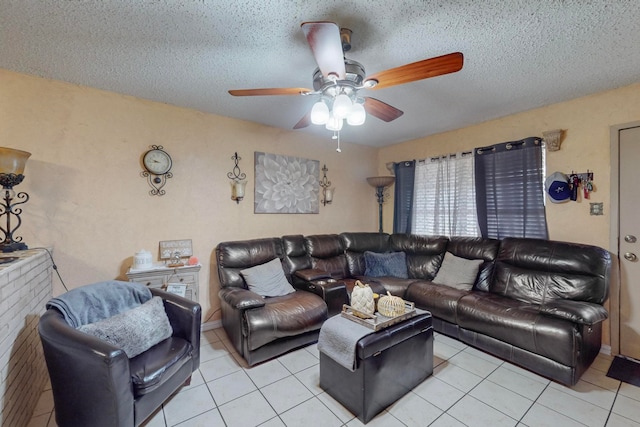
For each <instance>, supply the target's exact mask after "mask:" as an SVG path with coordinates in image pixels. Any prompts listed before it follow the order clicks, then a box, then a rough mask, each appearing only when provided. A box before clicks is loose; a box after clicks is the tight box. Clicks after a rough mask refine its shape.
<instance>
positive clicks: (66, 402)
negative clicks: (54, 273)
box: [38, 309, 134, 427]
mask: <svg viewBox="0 0 640 427" xmlns="http://www.w3.org/2000/svg"><path fill="white" fill-rule="evenodd" d="M38 332H39V335H40V339H41V342H42V348H43V351H44V356H45V360H46V363H47V368H48V372H49V378H50V379H51V389H52V392H53V399H54V404H55V407H56V417H57V420H58V422H59V423H60V425H92V426H100V427H106V426H121V425H133V423H134V419H133V410H132V408H133V393H132V392H131V373H130V370H129V359H128V358H127V355H126V354H125V352H124V351H123V350H122V349H119V348H117V347H115V346H113V345H111V344H109V343H107V342H105V341H102V340H100V339H98V338H96V337H94V336H92V335H89V334H85V333H84V332H80V331H78V330H76V329H75V328H73V327H71V326H69V324H67V323H66V322H65V321H64V318H63V316H62V314H61V313H60V312H59V311H58V310H56V309H49V310H47V311H46V312H45V313H44V314H43V315H42V317H41V318H40V322H39V325H38ZM78 379H81V381H78ZM96 402H100V405H96Z"/></svg>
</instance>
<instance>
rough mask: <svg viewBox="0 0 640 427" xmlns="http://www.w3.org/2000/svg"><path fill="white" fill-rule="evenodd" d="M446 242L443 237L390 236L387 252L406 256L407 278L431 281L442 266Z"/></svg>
mask: <svg viewBox="0 0 640 427" xmlns="http://www.w3.org/2000/svg"><path fill="white" fill-rule="evenodd" d="M448 241H449V239H448V238H446V237H444V236H420V235H415V234H392V235H391V237H390V238H389V251H392V252H398V251H402V252H404V253H405V254H406V255H407V271H408V273H409V277H411V278H414V279H422V280H433V278H434V277H435V275H436V272H437V271H438V268H439V267H440V264H442V258H443V257H444V252H445V250H446V248H447V243H448Z"/></svg>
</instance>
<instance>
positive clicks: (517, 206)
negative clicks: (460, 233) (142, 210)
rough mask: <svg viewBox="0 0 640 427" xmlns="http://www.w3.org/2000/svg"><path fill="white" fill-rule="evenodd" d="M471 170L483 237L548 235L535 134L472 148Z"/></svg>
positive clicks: (539, 142) (542, 171) (537, 236)
mask: <svg viewBox="0 0 640 427" xmlns="http://www.w3.org/2000/svg"><path fill="white" fill-rule="evenodd" d="M475 171H476V187H477V205H478V220H479V224H480V229H481V232H482V236H483V237H489V238H495V239H502V238H504V237H532V238H543V239H546V238H548V233H547V223H546V216H545V208H544V192H543V185H542V182H543V179H544V169H543V162H542V146H541V141H540V139H539V138H527V139H525V140H522V141H515V142H509V143H504V144H498V145H495V146H492V147H488V148H481V149H476V154H475Z"/></svg>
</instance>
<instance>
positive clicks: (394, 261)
mask: <svg viewBox="0 0 640 427" xmlns="http://www.w3.org/2000/svg"><path fill="white" fill-rule="evenodd" d="M364 264H365V269H364V275H365V276H370V277H384V276H393V277H398V278H401V279H407V278H409V273H408V272H407V256H406V255H405V253H404V252H387V253H383V254H381V253H377V252H370V251H365V253H364Z"/></svg>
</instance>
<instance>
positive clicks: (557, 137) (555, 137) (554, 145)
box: [542, 129, 564, 151]
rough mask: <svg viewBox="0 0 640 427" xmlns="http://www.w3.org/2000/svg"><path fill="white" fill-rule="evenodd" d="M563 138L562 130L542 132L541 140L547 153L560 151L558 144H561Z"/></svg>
mask: <svg viewBox="0 0 640 427" xmlns="http://www.w3.org/2000/svg"><path fill="white" fill-rule="evenodd" d="M563 136H564V131H563V130H562V129H555V130H548V131H546V132H542V139H544V142H545V146H546V147H547V151H558V150H559V149H560V144H562V137H563Z"/></svg>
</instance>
